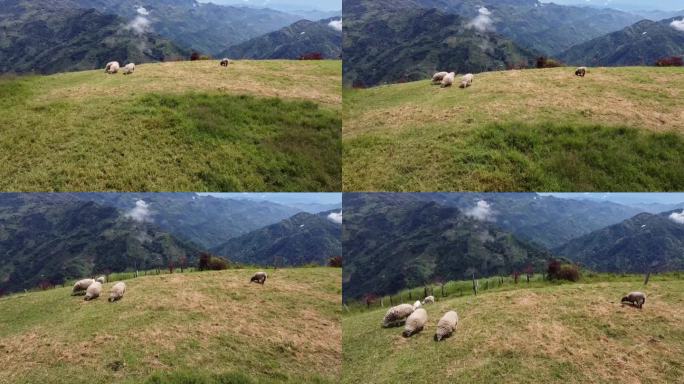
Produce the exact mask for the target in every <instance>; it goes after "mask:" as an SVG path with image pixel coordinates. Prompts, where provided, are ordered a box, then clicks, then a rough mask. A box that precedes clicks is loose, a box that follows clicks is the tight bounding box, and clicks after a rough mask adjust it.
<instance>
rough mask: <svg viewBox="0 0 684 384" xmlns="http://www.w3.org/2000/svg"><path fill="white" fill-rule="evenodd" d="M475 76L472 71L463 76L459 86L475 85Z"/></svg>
mask: <svg viewBox="0 0 684 384" xmlns="http://www.w3.org/2000/svg"><path fill="white" fill-rule="evenodd" d="M474 77H475V76H473V74H472V73H469V74H467V75H465V76H463V77H462V78H461V85H459V88H468V87H470V86H471V85H473V78H474Z"/></svg>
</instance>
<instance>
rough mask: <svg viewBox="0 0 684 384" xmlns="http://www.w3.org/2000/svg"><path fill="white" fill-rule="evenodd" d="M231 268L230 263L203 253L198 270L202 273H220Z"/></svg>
mask: <svg viewBox="0 0 684 384" xmlns="http://www.w3.org/2000/svg"><path fill="white" fill-rule="evenodd" d="M229 266H230V265H229V264H228V261H226V260H224V259H222V258H220V257H217V256H213V255H211V254H209V253H207V252H202V253H201V254H200V257H199V264H198V265H197V269H199V270H200V271H220V270H224V269H228V267H229Z"/></svg>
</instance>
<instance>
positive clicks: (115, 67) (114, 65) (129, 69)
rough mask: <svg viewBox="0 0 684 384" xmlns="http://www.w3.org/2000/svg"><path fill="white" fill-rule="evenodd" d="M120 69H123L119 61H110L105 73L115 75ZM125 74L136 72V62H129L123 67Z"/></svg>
mask: <svg viewBox="0 0 684 384" xmlns="http://www.w3.org/2000/svg"><path fill="white" fill-rule="evenodd" d="M119 69H121V66H120V65H119V62H118V61H110V62H109V63H107V65H106V66H105V73H108V74H110V75H114V74H116V73H118V72H119ZM122 71H123V74H124V75H132V74H133V72H135V63H128V64H126V65H125V66H124V67H123V70H122Z"/></svg>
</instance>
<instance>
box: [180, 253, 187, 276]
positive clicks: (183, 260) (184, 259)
mask: <svg viewBox="0 0 684 384" xmlns="http://www.w3.org/2000/svg"><path fill="white" fill-rule="evenodd" d="M187 264H188V257H187V256H185V255H183V256H181V257H179V258H178V266H179V267H180V270H181V273H183V269H184V268H185V267H186V266H187Z"/></svg>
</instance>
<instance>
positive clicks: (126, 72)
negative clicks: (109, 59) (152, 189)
mask: <svg viewBox="0 0 684 384" xmlns="http://www.w3.org/2000/svg"><path fill="white" fill-rule="evenodd" d="M133 72H135V63H128V64H126V66H125V67H123V74H124V75H132V74H133Z"/></svg>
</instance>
